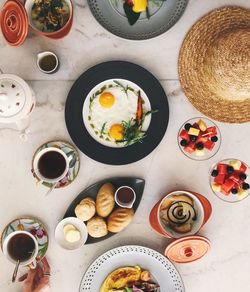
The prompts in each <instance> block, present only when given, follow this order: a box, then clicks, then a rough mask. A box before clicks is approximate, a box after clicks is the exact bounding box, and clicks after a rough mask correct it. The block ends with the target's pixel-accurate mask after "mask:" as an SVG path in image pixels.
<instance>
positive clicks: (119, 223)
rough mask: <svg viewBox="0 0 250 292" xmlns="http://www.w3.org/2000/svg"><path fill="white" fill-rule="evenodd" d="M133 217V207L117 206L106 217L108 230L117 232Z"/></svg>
mask: <svg viewBox="0 0 250 292" xmlns="http://www.w3.org/2000/svg"><path fill="white" fill-rule="evenodd" d="M133 217H134V210H133V209H126V208H117V209H116V210H115V211H114V212H113V213H112V214H111V215H110V216H109V218H108V231H110V232H113V233H117V232H120V231H122V230H123V229H124V228H126V227H127V226H128V225H129V223H130V222H131V221H132V219H133Z"/></svg>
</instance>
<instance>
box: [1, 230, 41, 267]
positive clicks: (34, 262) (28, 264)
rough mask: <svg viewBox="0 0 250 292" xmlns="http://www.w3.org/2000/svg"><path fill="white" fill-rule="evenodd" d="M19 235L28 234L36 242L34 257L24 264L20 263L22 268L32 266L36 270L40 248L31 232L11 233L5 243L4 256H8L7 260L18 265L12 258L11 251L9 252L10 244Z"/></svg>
mask: <svg viewBox="0 0 250 292" xmlns="http://www.w3.org/2000/svg"><path fill="white" fill-rule="evenodd" d="M18 234H26V235H28V236H29V237H30V238H31V239H32V240H33V241H34V245H35V249H34V252H33V254H32V256H31V257H30V258H29V259H28V260H26V261H24V262H20V266H30V267H31V268H35V267H36V258H37V255H38V251H39V248H38V242H37V240H36V238H35V236H34V235H32V234H31V233H30V232H27V231H21V230H20V231H14V232H12V233H10V234H9V235H8V236H7V237H6V238H5V240H4V242H3V254H4V255H5V256H6V258H7V259H8V260H9V261H10V262H12V263H13V264H16V260H15V259H13V258H12V257H11V255H10V254H9V251H8V245H9V242H10V240H11V239H12V238H13V237H14V236H16V235H18Z"/></svg>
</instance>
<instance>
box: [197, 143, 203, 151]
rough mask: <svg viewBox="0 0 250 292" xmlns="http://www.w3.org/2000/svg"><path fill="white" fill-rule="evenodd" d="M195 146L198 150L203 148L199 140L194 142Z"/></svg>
mask: <svg viewBox="0 0 250 292" xmlns="http://www.w3.org/2000/svg"><path fill="white" fill-rule="evenodd" d="M196 148H197V149H198V150H202V149H203V148H204V144H203V143H201V142H199V143H197V144H196Z"/></svg>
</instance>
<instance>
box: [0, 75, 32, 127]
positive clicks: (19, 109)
mask: <svg viewBox="0 0 250 292" xmlns="http://www.w3.org/2000/svg"><path fill="white" fill-rule="evenodd" d="M33 106H34V96H33V92H32V90H31V89H30V87H29V85H28V84H27V83H26V82H25V81H24V80H23V79H21V78H20V77H18V76H16V75H12V74H0V122H8V123H11V122H16V121H17V120H18V119H22V118H25V116H27V115H28V114H29V112H30V111H31V110H32V108H33Z"/></svg>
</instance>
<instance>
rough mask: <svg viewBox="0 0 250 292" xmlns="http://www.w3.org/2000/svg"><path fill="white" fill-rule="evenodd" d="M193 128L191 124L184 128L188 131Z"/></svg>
mask: <svg viewBox="0 0 250 292" xmlns="http://www.w3.org/2000/svg"><path fill="white" fill-rule="evenodd" d="M191 127H192V125H191V124H190V123H187V124H186V125H185V126H184V128H185V130H186V131H189V129H190V128H191Z"/></svg>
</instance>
